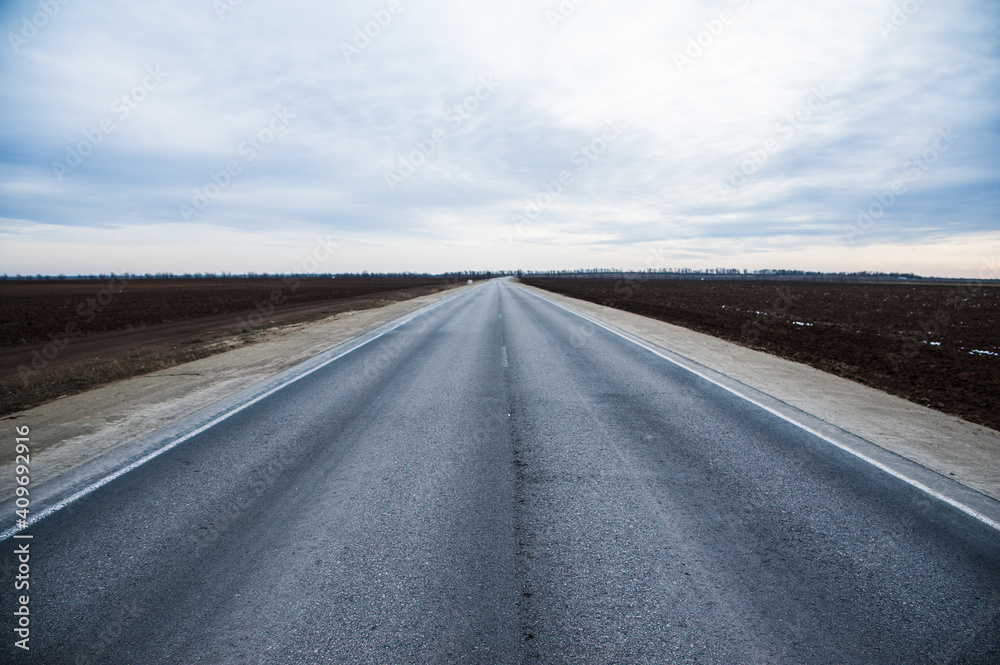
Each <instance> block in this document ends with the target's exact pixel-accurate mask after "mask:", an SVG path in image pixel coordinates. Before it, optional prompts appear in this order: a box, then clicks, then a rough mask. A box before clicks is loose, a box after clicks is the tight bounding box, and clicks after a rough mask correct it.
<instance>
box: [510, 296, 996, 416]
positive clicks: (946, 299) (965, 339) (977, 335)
mask: <svg viewBox="0 0 1000 665" xmlns="http://www.w3.org/2000/svg"><path fill="white" fill-rule="evenodd" d="M522 281H523V282H525V283H526V284H531V285H533V286H537V287H539V288H543V289H547V290H550V291H554V292H556V293H561V294H563V295H566V296H570V297H573V298H579V299H581V300H587V301H590V302H594V303H598V304H601V305H606V306H609V307H615V308H617V309H622V310H625V311H629V312H633V313H636V314H641V315H643V316H648V317H651V318H654V319H659V320H661V321H666V322H668V323H673V324H675V325H679V326H684V327H686V328H690V329H692V330H696V331H698V332H702V333H707V334H710V335H714V336H716V337H720V338H723V339H726V340H728V341H731V342H736V343H738V344H742V345H744V346H748V347H751V348H755V349H759V350H762V351H766V352H768V353H772V354H774V355H778V356H781V357H784V358H788V359H790V360H794V361H797V362H801V363H805V364H808V365H811V366H813V367H816V368H818V369H821V370H824V371H826V372H830V373H832V374H836V375H839V376H843V377H846V378H849V379H852V380H855V381H858V382H860V383H863V384H865V385H868V386H872V387H874V388H878V389H880V390H884V391H886V392H889V393H892V394H895V395H899V396H901V397H904V398H906V399H909V400H910V401H912V402H916V403H918V404H922V405H924V406H928V407H930V408H933V409H937V410H939V411H943V412H945V413H949V414H952V415H956V416H960V417H962V418H965V419H966V420H969V421H971V422H975V423H979V424H981V425H985V426H987V427H991V428H993V429H997V430H1000V333H998V332H997V331H998V330H1000V287H997V286H992V285H991V286H983V285H977V284H968V285H954V284H953V285H918V284H884V283H883V284H864V283H861V284H852V283H814V282H739V281H687V280H656V279H645V280H638V279H628V280H626V279H559V278H545V279H529V278H524V279H523V280H522Z"/></svg>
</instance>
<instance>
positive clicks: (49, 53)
mask: <svg viewBox="0 0 1000 665" xmlns="http://www.w3.org/2000/svg"><path fill="white" fill-rule="evenodd" d="M56 4H57V5H58V7H59V10H58V12H56V13H55V14H54V15H51V16H48V15H46V18H45V20H44V25H43V26H41V27H38V26H37V25H35V26H34V30H31V29H30V27H26V26H32V25H34V24H33V23H32V21H35V23H42V22H43V21H42V20H41V19H38V17H37V12H38V11H40V10H39V5H38V4H37V3H34V2H14V3H8V4H6V5H5V8H4V9H3V10H2V13H0V28H2V29H3V33H4V34H5V35H6V36H7V38H6V43H5V48H6V52H5V54H4V57H3V58H2V59H0V80H2V83H3V85H2V86H0V110H2V111H3V113H4V117H5V119H6V120H7V122H6V123H5V126H4V127H2V128H0V191H2V193H3V196H2V197H0V218H2V220H3V221H0V232H6V233H8V234H10V235H11V236H12V237H17V238H21V239H24V238H25V237H26V235H30V234H31V233H36V234H37V233H39V229H42V228H45V229H48V231H46V234H42V235H39V236H38V239H37V242H34V244H32V245H31V246H32V247H38V246H40V244H44V243H45V242H51V241H52V236H51V233H52V232H53V231H52V230H53V229H63V233H65V234H66V236H67V237H73V238H74V239H75V240H74V241H75V242H79V243H81V244H82V245H84V246H86V247H87V250H86V252H85V256H86V257H87V258H86V259H80V260H76V261H75V263H74V265H79V266H80V267H79V270H83V271H85V272H94V271H99V270H106V269H111V268H112V267H113V264H114V262H115V260H116V259H117V256H118V251H119V250H118V249H116V248H117V247H120V245H119V244H116V243H118V240H115V239H114V238H115V237H120V238H127V239H128V240H127V242H128V243H133V239H134V238H141V237H142V234H143V231H142V229H153V228H155V229H158V233H161V234H163V233H168V231H167V230H168V229H169V230H170V231H169V233H177V234H178V235H177V239H176V241H175V242H160V243H159V244H158V246H157V247H151V248H149V250H148V251H143V252H141V255H142V256H143V257H144V260H149V261H150V262H153V263H156V264H157V265H158V266H161V268H160V269H164V270H169V269H171V267H170V266H171V265H177V266H178V268H177V269H178V270H180V269H181V267H180V266H182V265H183V266H185V267H184V268H183V269H185V270H191V269H198V270H204V271H211V270H221V269H223V268H222V266H225V269H231V270H264V269H265V268H264V267H259V264H263V263H268V264H269V265H271V267H270V268H268V269H270V270H276V269H280V266H279V267H275V265H277V264H280V263H281V262H282V261H284V260H285V259H284V257H282V258H281V259H280V260H278V259H277V257H276V259H275V260H273V261H268V260H267V255H266V253H264V254H261V253H259V252H258V251H257V249H256V248H259V247H266V246H267V245H268V242H267V239H268V238H269V237H272V236H273V237H275V238H278V237H279V236H280V237H285V236H282V235H281V234H289V235H288V236H287V237H290V238H298V242H301V243H302V244H303V246H304V248H306V249H307V248H308V245H309V243H310V242H312V240H311V239H310V238H312V237H313V236H315V235H316V234H332V235H334V236H336V237H338V238H340V239H341V240H342V242H343V246H344V247H345V248H348V247H351V246H357V247H362V246H364V247H369V246H377V247H380V248H381V249H382V251H381V253H379V252H373V253H371V254H368V253H365V252H362V253H361V254H363V255H364V256H365V257H366V260H369V261H371V265H367V266H363V268H365V267H366V268H367V269H370V270H393V269H400V268H398V267H397V266H394V265H393V264H392V263H391V261H393V260H402V259H401V258H400V256H401V255H405V254H406V245H407V243H410V244H412V243H414V242H419V243H420V247H421V248H422V249H421V252H420V256H419V257H418V258H413V257H410V258H407V259H406V263H407V264H408V265H413V266H414V268H413V269H420V270H429V271H435V270H448V269H452V268H456V267H459V266H457V265H456V264H455V261H457V260H460V259H462V258H464V257H480V258H481V260H483V261H484V262H487V263H489V264H490V266H491V267H503V266H502V265H498V264H497V263H496V261H495V260H493V259H492V258H491V257H500V256H502V257H503V260H504V261H507V262H509V264H510V266H511V267H514V266H517V267H522V268H545V267H549V266H550V265H552V264H555V263H560V265H563V267H571V265H573V264H572V263H570V264H566V262H567V261H569V262H572V259H573V257H574V256H577V257H578V258H579V262H578V263H577V264H575V265H601V264H604V263H607V264H609V265H610V264H612V263H617V264H618V265H621V262H622V261H623V260H626V259H627V260H639V259H636V258H635V257H636V256H640V257H641V256H643V252H642V251H640V250H642V248H643V247H645V246H646V245H647V244H649V243H657V242H669V241H671V240H683V242H684V243H685V247H684V249H683V251H681V250H680V249H678V250H677V251H678V254H677V257H676V258H677V260H678V262H680V261H703V262H707V263H708V264H709V265H714V263H715V262H714V261H713V257H717V258H718V259H719V260H722V259H723V258H726V257H730V258H738V257H743V258H744V259H746V260H750V257H753V256H758V255H762V254H763V255H766V256H768V257H773V258H774V260H776V261H778V263H776V264H775V265H774V266H772V267H799V268H810V267H812V266H810V265H796V266H785V265H783V264H781V259H782V256H783V255H782V254H781V253H780V252H778V253H772V250H773V248H774V247H775V246H776V244H777V245H778V246H780V247H781V248H783V250H787V251H795V250H796V248H798V249H802V248H806V247H817V246H818V247H824V246H825V247H826V249H825V250H824V251H825V252H826V254H825V257H826V258H823V257H822V256H821V255H820V254H817V253H816V252H813V251H809V252H804V253H802V252H800V253H799V254H797V256H801V257H802V259H803V260H809V261H815V262H816V265H819V264H820V263H822V264H824V265H827V264H829V265H830V266H832V269H835V267H836V265H845V266H846V265H848V264H850V265H855V264H857V262H858V260H857V257H864V258H865V260H870V261H873V262H874V263H873V264H872V265H870V266H867V268H866V269H870V270H880V269H887V268H886V267H885V266H888V265H889V264H890V263H892V262H893V261H894V259H893V258H892V256H893V250H892V249H891V248H892V247H894V246H898V247H899V248H900V249H899V252H900V253H901V254H900V256H902V255H903V253H906V252H909V250H907V249H905V248H908V247H912V246H924V245H926V244H927V243H941V242H957V243H959V244H962V243H963V242H964V241H963V238H973V237H975V238H977V239H979V241H981V240H982V238H984V237H986V238H1000V229H998V227H997V223H996V219H997V210H998V204H1000V192H998V175H1000V174H998V171H1000V163H998V162H997V160H996V159H995V155H996V154H998V148H1000V137H998V130H1000V122H998V120H1000V118H998V115H1000V111H998V109H1000V106H998V104H997V101H998V99H997V97H998V94H1000V92H998V91H1000V85H998V83H1000V81H998V79H1000V58H998V53H997V47H996V43H995V39H994V37H993V35H995V34H996V31H997V28H998V27H1000V25H998V24H1000V8H998V7H997V6H996V5H995V3H990V2H978V1H971V0H963V1H959V2H956V3H951V4H949V5H948V6H944V5H940V4H939V3H929V2H920V0H912V1H911V2H908V3H902V4H900V3H894V2H889V1H882V0H880V1H878V2H861V1H860V0H858V1H854V2H842V3H836V4H834V5H828V6H827V5H825V6H824V7H823V8H822V9H819V8H816V7H814V6H812V5H808V4H803V3H794V2H791V1H790V0H771V1H767V2H765V1H764V0H749V1H748V0H737V1H735V2H698V1H694V0H691V1H688V2H678V3H669V4H668V5H663V4H661V3H653V2H649V1H642V2H639V1H631V2H624V3H618V4H616V5H614V6H613V7H612V6H607V5H601V4H599V3H590V2H573V3H568V2H563V3H559V2H551V3H547V4H546V3H542V4H539V3H534V2H524V1H516V2H511V3H505V4H504V5H497V4H495V3H487V2H478V1H477V2H463V3H458V2H455V1H453V0H452V1H445V0H422V1H421V2H419V3H418V2H413V1H407V0H398V1H397V2H389V0H385V1H380V0H376V1H373V2H365V3H361V4H358V3H355V4H350V5H345V4H333V5H331V4H330V3H321V2H313V1H306V0H294V1H292V2H288V3H283V4H282V5H280V6H273V5H267V4H265V3H254V2H250V1H248V0H247V1H243V2H237V1H236V0H218V2H195V1H193V0H192V1H190V2H179V3H170V4H169V5H164V6H159V5H157V6H146V7H137V6H135V5H133V4H131V3H127V2H109V3H102V4H101V5H91V4H88V3H85V2H83V1H82V0H81V1H77V0H66V2H64V3H56ZM901 8H902V9H901ZM36 19H37V20H36ZM26 21H27V23H25V22H26ZM29 34H30V36H28V35H29ZM151 72H153V73H155V76H153V75H152V74H151ZM484 81H492V82H494V83H491V84H489V85H488V86H486V87H485V88H484V84H483V82H484ZM470 100H471V101H470ZM456 109H457V110H456ZM275 113H287V115H288V118H289V119H288V121H287V123H286V124H285V125H284V126H283V127H282V128H281V131H276V130H275V128H274V127H273V126H271V125H272V124H273V120H274V117H275ZM608 121H617V122H619V123H620V124H621V126H622V128H623V131H622V133H621V136H620V137H619V138H618V139H617V140H615V141H614V142H613V143H609V144H608V145H607V146H606V149H605V150H602V151H601V152H600V154H599V155H595V157H594V158H593V159H590V158H589V157H588V158H587V159H586V169H581V168H580V162H579V161H576V162H574V159H575V156H578V155H579V151H580V150H581V148H584V149H585V148H586V147H587V146H588V145H590V144H591V143H592V142H593V141H594V140H595V137H599V136H600V135H601V132H602V131H603V129H602V128H603V127H605V126H606V123H607V122H608ZM942 131H946V132H947V131H950V132H952V133H953V134H954V135H955V136H956V137H957V138H956V139H955V140H954V142H953V143H952V144H951V145H949V146H948V149H947V150H940V149H939V150H937V154H936V155H933V156H932V157H933V161H932V162H930V161H929V159H930V158H928V159H927V160H925V162H926V163H925V162H920V164H919V165H918V167H917V168H918V169H919V177H914V171H913V169H914V166H913V164H914V159H915V158H916V159H918V160H919V159H921V158H922V157H923V156H927V155H930V154H931V152H929V151H933V150H934V144H935V143H934V142H935V140H937V139H936V137H938V136H939V133H940V132H942ZM84 153H86V154H84ZM251 154H252V157H251ZM74 155H76V156H75V157H74ZM70 162H72V164H70ZM58 165H62V167H61V168H60V166H58ZM234 165H235V166H234ZM924 167H926V168H924ZM564 171H569V172H570V173H571V174H572V181H571V182H569V183H568V184H566V185H565V186H563V187H562V188H561V191H560V192H559V194H558V196H556V197H554V199H553V200H552V201H551V202H550V203H548V204H546V205H545V206H544V210H542V211H541V213H540V214H539V215H537V216H536V217H533V218H532V219H531V220H530V224H529V225H528V226H527V227H524V225H523V224H522V227H524V228H521V230H520V232H517V229H516V228H515V227H516V222H514V221H512V220H514V219H515V218H516V217H517V216H518V215H523V213H524V210H525V208H526V206H529V205H530V204H531V202H532V201H535V200H536V199H537V197H538V196H539V195H541V194H543V193H544V192H546V191H547V190H546V188H547V186H551V184H552V183H553V182H556V181H558V179H559V176H560V173H562V172H564ZM392 174H395V176H396V177H393V175H392ZM901 179H902V180H904V181H905V185H906V186H905V191H901V192H899V193H898V194H896V195H895V196H894V200H893V202H892V205H891V206H887V207H886V210H884V211H883V212H882V213H881V214H880V215H879V216H878V218H877V220H874V222H873V223H872V224H869V225H867V226H866V227H865V228H863V229H861V228H858V229H855V231H858V232H853V233H852V232H851V231H850V228H851V227H852V225H854V226H859V224H858V218H859V209H860V210H862V211H864V210H868V209H869V208H871V206H872V205H873V202H874V203H878V201H879V198H878V197H879V196H880V194H881V193H883V192H885V191H891V190H892V187H893V183H894V182H897V181H900V180H901ZM223 183H224V184H223ZM199 197H200V198H199ZM198 202H204V203H205V205H204V206H197V205H195V203H198ZM184 206H188V209H189V210H188V213H189V214H187V215H185V209H184ZM191 209H193V210H194V212H191ZM874 210H877V206H876V207H875V208H874ZM863 224H867V223H866V222H863ZM186 225H195V226H192V227H190V228H199V229H204V228H212V229H228V231H225V232H222V231H219V232H213V233H190V232H186V231H185V229H186V228H188V226H186ZM98 230H103V231H101V232H98ZM109 234H111V235H109ZM115 234H118V235H115ZM984 234H985V235H984ZM991 234H993V235H991ZM161 237H162V236H161ZM222 238H225V239H226V240H225V241H222V240H221V239H222ZM498 239H502V240H503V249H502V251H501V250H500V249H498V247H497V244H496V243H497V241H498ZM18 242H20V241H18ZM123 242H124V241H123ZM283 242H284V241H283ZM729 242H738V243H741V244H742V246H743V247H745V248H747V250H746V251H745V252H742V253H736V254H734V253H733V252H731V251H729V250H723V249H722V247H724V246H726V243H729ZM102 243H106V244H102ZM234 243H235V244H234ZM393 243H400V244H401V248H400V251H399V252H397V251H394V250H393V251H391V250H390V249H389V248H391V247H393V246H394V245H393ZM352 244H353V245H352ZM15 246H18V245H17V243H12V242H7V243H4V244H0V259H2V260H3V262H4V264H5V265H7V266H13V265H15V264H16V265H18V266H19V269H22V268H21V267H23V270H24V271H28V272H37V271H40V270H43V266H44V270H47V271H52V270H54V271H56V272H65V271H67V270H69V268H68V267H66V268H63V267H61V266H59V265H57V262H54V261H52V260H43V259H40V258H36V259H30V258H28V259H25V258H23V257H13V256H11V255H10V252H12V251H13V248H14V247H15ZM129 246H131V247H135V245H134V244H131V245H129ZM244 246H245V247H252V248H253V250H252V251H245V247H244ZM876 246H877V247H879V248H882V250H883V251H882V253H881V254H879V253H871V252H869V251H862V249H863V248H865V247H876ZM962 246H963V247H964V246H966V245H964V244H962ZM455 247H461V248H462V252H460V253H457V254H456V253H455V252H454V251H453V250H454V248H455ZM347 251H349V250H347ZM132 254H133V255H134V256H139V253H136V252H135V251H133V252H132ZM361 254H358V256H360V255H361ZM49 255H50V256H57V255H59V256H62V255H60V254H59V253H58V252H54V253H49ZM907 255H913V252H909V254H907ZM949 255H950V256H952V258H953V260H955V261H958V260H959V258H958V257H960V256H961V257H965V256H966V255H965V254H964V253H962V252H952V253H950V254H949ZM192 256H197V257H198V260H199V261H202V262H204V264H203V265H200V266H198V267H197V268H192V267H191V265H190V263H191V257H192ZM602 256H604V257H606V258H607V260H606V261H602V260H600V258H601V257H602ZM784 256H785V257H789V256H792V255H791V254H785V255H784ZM547 257H548V258H547ZM629 257H633V258H631V259H630V258H629ZM15 258H16V260H15ZM342 260H344V261H347V258H346V256H345V257H343V259H342ZM962 260H965V259H964V258H963V259H962ZM33 261H34V262H33ZM880 261H882V262H883V263H884V265H881V264H879V262H880ZM272 264H275V265H272ZM66 265H67V266H68V265H69V264H68V263H67V264H66ZM690 265H691V267H698V266H701V265H705V263H695V264H690ZM461 267H463V268H464V267H469V266H468V265H462V266H461ZM740 267H743V266H740ZM761 267H766V266H761ZM134 269H138V270H140V271H145V270H144V269H141V268H134ZM966 269H967V272H969V273H970V274H971V272H972V271H973V270H974V266H971V265H969V266H965V267H963V265H962V264H959V263H956V264H954V265H949V266H946V267H942V266H941V264H940V262H939V261H930V260H929V259H928V262H927V264H926V268H925V269H921V268H920V266H916V267H915V268H914V271H916V272H930V271H941V270H947V271H948V272H950V273H951V274H961V273H962V271H963V270H966Z"/></svg>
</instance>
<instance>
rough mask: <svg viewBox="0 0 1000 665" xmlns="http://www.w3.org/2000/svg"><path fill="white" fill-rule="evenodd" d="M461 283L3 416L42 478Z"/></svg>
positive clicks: (2, 492) (5, 483)
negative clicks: (23, 434)
mask: <svg viewBox="0 0 1000 665" xmlns="http://www.w3.org/2000/svg"><path fill="white" fill-rule="evenodd" d="M468 288H471V287H468V286H462V287H458V288H453V289H448V290H446V291H442V292H439V293H434V294H431V295H427V296H422V297H419V298H413V299H411V300H405V301H401V302H394V303H392V304H388V305H386V306H384V307H379V308H374V309H365V310H358V311H350V312H343V313H340V314H336V315H334V316H331V317H328V318H326V319H322V320H320V321H315V322H307V323H297V324H292V325H286V326H279V327H275V328H269V329H267V330H264V331H261V332H259V333H257V335H256V340H257V341H256V342H255V343H253V344H249V345H246V346H242V347H240V348H237V349H234V350H232V351H226V352H224V353H219V354H216V355H213V356H209V357H207V358H202V359H200V360H196V361H193V362H189V363H185V364H182V365H177V366H175V367H171V368H169V369H165V370H161V371H158V372H153V373H151V374H146V375H144V376H138V377H134V378H131V379H125V380H122V381H117V382H115V383H112V384H109V385H106V386H103V387H100V388H96V389H94V390H90V391H87V392H84V393H79V394H76V395H70V396H67V397H64V398H62V399H59V400H56V401H54V402H49V403H47V404H43V405H41V406H38V407H35V408H32V409H28V410H26V411H20V412H18V413H14V414H11V415H9V416H6V417H4V418H3V419H2V420H3V421H5V426H6V427H7V428H9V429H7V431H9V432H10V431H12V430H13V427H14V426H21V425H27V426H29V427H30V428H31V442H32V443H31V446H32V458H31V483H32V485H34V486H38V485H40V484H42V483H45V482H46V481H48V480H51V479H53V478H56V477H58V476H60V475H63V474H65V473H67V472H69V471H71V470H72V469H75V468H76V467H78V466H80V465H82V464H85V463H86V462H89V461H91V460H93V459H95V458H97V457H99V456H100V455H103V454H105V453H107V452H110V451H112V450H115V449H116V448H118V447H120V446H122V445H125V444H127V443H128V442H130V441H132V440H133V439H136V438H138V437H140V436H141V435H144V434H147V433H149V432H151V431H154V430H156V429H159V428H161V427H165V426H167V425H170V424H171V423H174V422H177V421H178V420H180V419H181V418H184V417H185V416H187V415H189V414H191V413H194V412H195V411H197V410H198V409H200V408H202V407H204V406H206V405H208V404H211V403H213V402H215V401H217V400H220V399H222V398H224V397H226V396H228V395H231V394H233V393H235V392H237V391H239V390H242V389H244V388H247V387H249V386H252V385H253V384H255V383H257V382H259V381H261V380H263V379H266V378H267V377H269V376H271V375H273V374H276V373H277V372H280V371H281V370H283V369H286V368H288V367H291V366H292V365H295V364H297V363H299V362H302V361H303V360H306V359H307V358H311V357H312V356H315V355H316V354H318V353H320V352H322V351H324V350H326V349H329V348H331V347H334V346H336V345H338V344H341V343H343V342H346V341H348V340H350V339H353V338H354V337H357V336H358V335H361V334H363V333H365V332H367V331H369V330H372V329H373V328H376V327H378V326H380V325H382V324H384V323H388V322H389V321H392V320H394V319H396V318H399V317H400V316H404V315H405V314H408V313H410V312H413V311H415V310H417V309H420V308H421V307H424V306H426V305H429V304H432V303H435V302H437V301H439V300H442V299H444V298H448V297H451V296H453V295H455V294H456V293H457V292H459V291H460V290H461V289H468ZM0 465H2V466H0V501H3V500H6V499H9V498H10V497H12V496H13V491H14V487H15V485H14V476H15V474H14V446H12V445H11V446H2V447H0Z"/></svg>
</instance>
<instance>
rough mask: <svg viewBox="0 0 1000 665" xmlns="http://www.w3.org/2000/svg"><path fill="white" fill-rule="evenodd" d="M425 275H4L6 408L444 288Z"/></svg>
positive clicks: (0, 337) (0, 328) (0, 388)
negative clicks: (81, 277) (7, 278)
mask: <svg viewBox="0 0 1000 665" xmlns="http://www.w3.org/2000/svg"><path fill="white" fill-rule="evenodd" d="M458 283H464V281H461V282H455V281H454V280H446V279H444V278H424V277H400V278H394V277H393V278H383V277H361V278H336V279H331V278H308V279H301V280H293V279H290V278H289V279H281V278H260V279H237V278H233V279H163V280H159V279H150V280H146V279H136V280H126V281H119V280H111V281H109V280H104V281H91V280H79V281H77V280H72V281H69V280H67V281H63V280H52V281H13V280H10V281H0V299H2V302H3V309H2V310H0V345H2V346H0V414H8V413H12V412H15V411H20V410H23V409H27V408H30V407H32V406H37V405H39V404H42V403H44V402H47V401H50V400H52V399H56V398H58V397H61V396H64V395H69V394H74V393H78V392H82V391H84V390H88V389H90V388H93V387H96V386H99V385H103V384H106V383H109V382H111V381H116V380H118V379H123V378H127V377H130V376H137V375H140V374H145V373H148V372H152V371H156V370H160V369H165V368H167V367H172V366H174V365H178V364H180V363H184V362H188V361H191V360H196V359H198V358H204V357H206V356H209V355H212V354H215V353H219V352H222V351H227V350H229V349H232V348H234V347H237V346H240V345H243V344H250V343H253V342H255V341H258V340H260V339H262V338H265V337H266V336H267V334H268V333H267V330H268V329H270V328H274V327H275V326H282V325H288V324H293V323H300V322H303V321H312V320H317V319H322V318H325V317H328V316H331V315H333V314H337V313H340V312H345V311H349V310H358V309H368V308H371V307H379V306H382V305H385V304H387V303H389V302H394V301H400V300H408V299H410V298H415V297H417V296H421V295H426V294H430V293H435V292H438V291H441V290H444V289H447V288H450V287H451V286H454V285H455V284H458Z"/></svg>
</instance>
